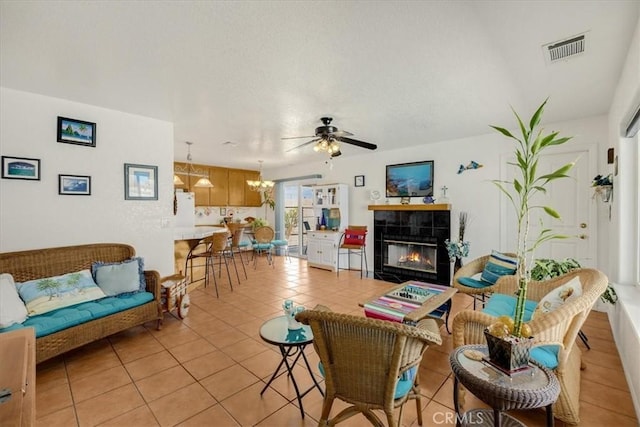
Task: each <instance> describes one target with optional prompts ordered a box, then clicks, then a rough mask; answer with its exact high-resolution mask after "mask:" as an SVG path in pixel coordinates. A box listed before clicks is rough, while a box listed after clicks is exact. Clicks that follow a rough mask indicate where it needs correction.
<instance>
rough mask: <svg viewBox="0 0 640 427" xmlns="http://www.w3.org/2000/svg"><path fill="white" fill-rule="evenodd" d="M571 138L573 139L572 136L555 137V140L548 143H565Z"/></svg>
mask: <svg viewBox="0 0 640 427" xmlns="http://www.w3.org/2000/svg"><path fill="white" fill-rule="evenodd" d="M570 139H571V137H568V138H559V139H554V140H553V141H550V142H549V143H548V144H547V145H549V146H551V145H560V144H564V143H565V142H567V141H569V140H570Z"/></svg>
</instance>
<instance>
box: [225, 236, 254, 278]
mask: <svg viewBox="0 0 640 427" xmlns="http://www.w3.org/2000/svg"><path fill="white" fill-rule="evenodd" d="M243 235H244V228H236V230H235V231H234V232H233V234H232V235H231V243H230V246H229V249H230V251H231V256H232V257H233V258H234V259H233V262H234V263H235V254H238V256H239V257H240V265H242V270H243V271H244V278H245V279H247V278H248V277H247V269H246V268H245V267H244V260H243V259H242V252H244V251H246V248H247V247H248V246H249V243H248V242H243V241H242V237H243ZM236 269H237V267H236Z"/></svg>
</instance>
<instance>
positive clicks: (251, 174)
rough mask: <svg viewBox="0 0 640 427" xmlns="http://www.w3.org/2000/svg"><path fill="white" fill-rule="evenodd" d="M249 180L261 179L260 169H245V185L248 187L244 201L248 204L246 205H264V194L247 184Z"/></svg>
mask: <svg viewBox="0 0 640 427" xmlns="http://www.w3.org/2000/svg"><path fill="white" fill-rule="evenodd" d="M247 180H251V181H259V180H260V172H258V171H244V185H245V188H246V191H245V195H244V201H245V203H246V205H244V206H256V207H257V206H262V195H261V194H260V193H259V192H258V191H253V190H252V189H251V188H249V186H248V185H247Z"/></svg>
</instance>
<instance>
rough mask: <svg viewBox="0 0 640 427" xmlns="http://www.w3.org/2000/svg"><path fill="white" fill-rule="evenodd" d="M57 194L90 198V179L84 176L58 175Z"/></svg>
mask: <svg viewBox="0 0 640 427" xmlns="http://www.w3.org/2000/svg"><path fill="white" fill-rule="evenodd" d="M58 194H68V195H72V196H90V195H91V177H90V176H85V175H58Z"/></svg>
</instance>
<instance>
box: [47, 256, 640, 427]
mask: <svg viewBox="0 0 640 427" xmlns="http://www.w3.org/2000/svg"><path fill="white" fill-rule="evenodd" d="M247 273H248V275H249V278H248V280H243V281H242V282H241V284H239V285H238V284H236V285H235V286H234V291H233V292H231V291H230V290H229V286H228V282H226V281H225V280H224V279H223V281H222V283H221V284H220V298H216V297H215V293H214V291H213V288H212V287H208V288H206V289H202V288H201V289H198V290H195V291H193V292H191V294H190V295H191V298H192V306H191V310H190V312H189V314H188V316H187V317H186V318H185V319H184V320H179V319H178V318H177V316H176V315H175V313H173V314H170V313H166V314H165V321H164V327H163V329H162V330H161V331H157V330H156V329H155V327H154V324H147V325H145V326H139V327H136V328H132V329H130V330H128V331H125V332H122V333H119V334H116V335H113V336H111V337H110V338H108V339H103V340H101V341H99V342H95V343H93V344H90V345H87V346H85V347H83V348H81V349H78V350H76V351H73V352H70V353H67V354H65V355H63V356H59V357H57V358H55V359H52V360H49V361H46V362H44V363H42V364H40V365H38V367H37V381H36V384H37V385H36V389H37V393H36V395H37V398H36V405H37V406H36V408H37V409H36V412H37V424H38V425H39V426H47V427H51V426H65V427H66V426H76V425H78V426H94V425H101V426H108V425H111V426H136V427H137V426H157V425H161V426H174V425H178V426H253V425H257V426H277V427H279V426H312V425H317V419H318V417H319V414H320V411H321V406H322V397H321V395H320V393H319V392H317V390H312V391H311V392H310V393H309V394H308V395H307V396H305V398H304V399H303V408H304V411H305V414H306V416H305V418H304V419H302V418H301V416H300V411H299V408H298V406H297V401H296V399H295V394H294V390H293V387H292V385H291V383H290V382H289V381H288V380H287V378H286V376H284V375H283V376H281V377H279V378H278V379H277V380H276V381H274V383H273V385H272V387H270V388H269V389H267V390H266V391H265V393H264V395H263V396H262V397H261V396H260V390H261V389H262V387H263V386H264V384H265V383H266V381H268V379H269V377H270V375H271V374H272V372H273V370H274V369H275V367H276V366H277V364H278V363H279V360H280V355H279V352H278V350H277V348H275V347H273V346H271V345H268V344H267V343H265V342H263V341H262V340H261V339H260V336H259V333H258V330H259V327H260V326H261V324H262V323H263V322H264V321H265V320H267V319H270V318H272V317H275V316H279V315H281V314H282V309H281V305H282V301H283V300H284V299H287V298H290V299H293V300H295V301H296V303H297V304H303V305H305V306H307V307H313V306H315V305H316V304H324V305H327V306H329V307H331V308H332V309H333V310H334V311H340V312H346V313H357V314H362V310H361V309H360V308H359V307H358V304H357V303H358V302H359V301H362V300H364V299H366V298H368V297H370V296H373V295H374V294H378V293H381V292H382V291H383V290H384V289H385V288H386V287H388V286H389V284H387V283H385V282H381V281H377V280H373V279H371V278H369V279H362V280H361V279H360V274H359V273H358V272H341V273H340V276H339V277H336V274H335V273H330V272H327V271H323V270H318V269H315V268H307V265H306V262H305V261H303V260H298V259H295V258H294V259H292V260H291V262H288V261H286V260H284V259H283V258H281V257H277V258H276V261H275V268H271V267H269V266H267V264H266V260H264V259H259V260H258V267H257V269H256V270H254V268H253V266H248V267H247ZM241 274H242V273H241ZM470 303H471V300H470V299H466V297H465V296H463V295H457V296H456V297H455V299H454V311H455V310H460V309H462V308H467V307H469V305H470ZM583 330H584V331H585V332H586V334H587V335H588V337H589V342H590V344H591V347H592V349H591V350H589V351H585V352H584V353H583V357H584V361H585V362H586V363H587V365H588V367H587V369H586V370H585V371H583V372H582V395H581V403H582V405H581V419H582V422H581V423H580V426H581V427H586V426H598V427H599V426H603V425H615V426H620V427H623V426H637V425H638V420H637V418H636V414H635V413H634V409H633V405H632V401H631V398H630V394H629V390H628V387H627V384H626V381H625V378H624V375H623V373H622V370H621V362H620V359H619V357H618V353H617V351H616V347H615V345H614V343H613V340H612V336H611V330H610V328H609V324H608V321H607V317H606V315H605V314H603V313H597V312H592V313H591V315H590V316H589V319H588V321H587V323H586V324H585V326H584V328H583ZM442 334H443V340H444V343H443V345H442V346H433V347H430V348H429V349H428V350H427V352H426V354H425V357H424V359H423V363H422V365H421V374H420V375H421V377H420V378H421V384H422V393H423V395H424V398H423V399H422V405H423V408H422V413H423V419H424V425H440V424H446V425H451V424H454V420H455V418H454V415H453V411H452V407H453V403H452V385H453V381H452V378H451V375H452V374H451V370H450V367H449V362H448V353H449V352H450V351H451V349H452V346H451V339H450V336H449V335H448V334H447V332H446V331H445V330H444V327H443V329H442ZM579 345H580V346H581V348H582V349H583V350H584V349H585V347H584V346H583V345H582V343H581V342H580V343H579ZM307 350H308V353H307V354H308V355H309V358H310V361H311V363H312V366H316V364H315V362H316V361H317V358H316V356H315V353H314V351H313V349H312V348H311V346H310V347H308V348H307ZM295 371H296V378H297V379H298V380H299V382H300V383H301V384H302V387H305V388H307V387H309V386H310V385H311V384H312V382H311V379H310V378H309V377H308V374H307V372H306V370H303V369H302V368H300V367H296V368H295ZM466 405H467V407H468V408H473V407H480V406H486V405H484V404H483V403H482V402H480V401H479V400H477V399H475V398H474V397H473V396H469V397H468V398H467V403H466ZM343 407H344V406H343V405H340V404H335V405H334V412H333V413H335V411H337V410H340V409H342V408H343ZM513 415H514V416H516V418H518V419H520V420H522V421H523V422H525V423H526V424H527V425H528V426H543V425H544V421H545V416H544V411H543V410H533V411H526V412H517V413H515V414H513ZM402 421H403V425H405V426H413V425H417V420H416V409H415V404H414V403H413V402H410V404H409V405H408V406H407V407H406V408H405V411H404V414H403V420H402ZM343 425H345V426H360V425H368V423H367V421H366V419H365V418H364V417H362V416H357V417H354V418H352V419H350V420H348V421H347V422H345V423H343ZM563 425H564V423H562V422H556V426H560V427H562V426H563Z"/></svg>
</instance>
